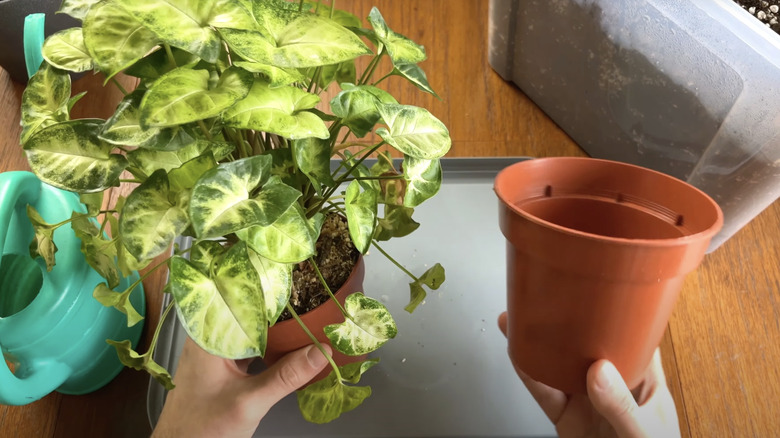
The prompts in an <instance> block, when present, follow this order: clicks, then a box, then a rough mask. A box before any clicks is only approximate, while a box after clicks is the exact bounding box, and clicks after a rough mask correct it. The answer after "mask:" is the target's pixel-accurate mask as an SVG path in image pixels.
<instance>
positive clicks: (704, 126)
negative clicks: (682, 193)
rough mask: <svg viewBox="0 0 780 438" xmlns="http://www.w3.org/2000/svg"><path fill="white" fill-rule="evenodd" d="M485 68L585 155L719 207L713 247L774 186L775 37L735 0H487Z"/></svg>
mask: <svg viewBox="0 0 780 438" xmlns="http://www.w3.org/2000/svg"><path fill="white" fill-rule="evenodd" d="M490 31H491V32H490V55H489V60H490V64H491V66H492V67H493V68H494V69H495V70H496V71H497V72H498V73H499V74H500V75H501V76H502V77H503V78H504V79H506V80H511V81H513V82H515V83H516V84H517V85H518V86H519V87H520V88H521V89H522V90H523V91H524V92H525V93H526V94H527V95H528V96H529V97H530V98H531V99H533V100H534V102H536V103H537V104H538V105H539V106H540V107H541V108H542V109H543V110H544V111H545V112H546V113H547V114H548V115H549V116H550V117H551V118H552V119H553V120H555V122H556V123H558V125H559V126H560V127H561V128H563V129H564V130H565V131H566V132H567V133H568V134H569V135H570V136H571V137H572V138H573V139H574V140H575V141H576V142H577V143H578V144H579V145H580V146H581V147H582V148H583V149H585V150H586V151H587V152H588V153H589V154H590V155H592V156H594V157H599V158H607V159H612V160H618V161H625V162H630V163H634V164H638V165H642V166H645V167H649V168H653V169H656V170H660V171H662V172H665V173H668V174H670V175H673V176H676V177H678V178H680V179H683V180H686V181H688V182H690V183H691V184H693V185H695V186H697V187H699V188H700V189H702V190H704V191H705V192H706V193H708V194H709V195H710V196H712V197H713V198H714V199H715V200H716V201H717V202H718V203H719V204H720V206H721V208H722V209H723V213H724V216H725V224H724V227H723V230H722V231H721V232H720V233H719V234H718V235H717V236H716V237H715V238H714V239H713V241H712V246H711V247H710V250H714V249H715V248H717V247H718V246H719V245H720V244H722V243H723V242H724V241H726V240H727V239H728V238H729V237H731V236H732V235H733V234H734V233H736V232H737V231H738V230H739V229H740V228H742V227H743V226H744V225H745V224H747V223H748V222H749V221H750V220H751V219H753V218H754V217H755V216H756V215H758V214H759V213H760V212H761V211H762V210H764V209H765V208H766V207H768V206H769V205H770V204H772V203H773V202H774V201H775V200H777V198H778V196H779V195H780V35H778V34H776V33H775V32H774V31H772V30H771V29H769V28H768V27H767V26H766V25H764V24H762V23H761V22H760V21H758V20H757V19H756V18H754V17H752V16H751V15H750V14H749V13H748V12H747V11H745V10H743V9H742V8H741V7H740V6H738V5H737V4H735V3H734V2H733V1H732V0H624V1H614V0H491V2H490Z"/></svg>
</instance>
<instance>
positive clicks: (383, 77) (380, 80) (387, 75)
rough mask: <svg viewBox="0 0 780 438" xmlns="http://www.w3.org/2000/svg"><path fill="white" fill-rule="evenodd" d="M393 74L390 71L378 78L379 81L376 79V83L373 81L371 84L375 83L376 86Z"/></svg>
mask: <svg viewBox="0 0 780 438" xmlns="http://www.w3.org/2000/svg"><path fill="white" fill-rule="evenodd" d="M392 75H393V72H392V71H391V72H390V73H388V74H386V75H384V76H382V77H381V78H379V79H377V81H376V82H374V83H373V84H371V85H373V86H375V87H376V86H377V85H378V84H379V83H380V82H382V81H384V80H385V79H387V78H389V77H390V76H392Z"/></svg>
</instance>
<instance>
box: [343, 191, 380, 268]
mask: <svg viewBox="0 0 780 438" xmlns="http://www.w3.org/2000/svg"><path fill="white" fill-rule="evenodd" d="M345 208H346V212H347V222H348V223H349V235H350V237H351V238H352V242H353V243H354V244H355V248H357V250H358V251H360V253H361V254H365V253H366V251H368V247H369V246H370V245H371V237H372V236H373V235H374V226H375V224H376V216H377V193H376V191H375V190H372V189H368V190H364V191H362V192H361V190H360V183H359V182H358V181H357V180H354V181H352V182H350V183H349V185H348V186H347V192H346V204H345Z"/></svg>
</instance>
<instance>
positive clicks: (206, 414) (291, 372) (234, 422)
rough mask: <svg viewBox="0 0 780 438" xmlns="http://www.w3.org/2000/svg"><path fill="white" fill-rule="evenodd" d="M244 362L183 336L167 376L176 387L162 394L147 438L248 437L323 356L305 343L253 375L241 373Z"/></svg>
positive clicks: (319, 366) (316, 367)
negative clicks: (171, 373)
mask: <svg viewBox="0 0 780 438" xmlns="http://www.w3.org/2000/svg"><path fill="white" fill-rule="evenodd" d="M323 347H324V348H325V349H326V351H327V352H328V354H330V352H331V350H330V347H329V346H327V345H323ZM250 362H251V360H241V361H233V360H228V359H222V358H220V357H217V356H213V355H211V354H209V353H207V352H206V351H204V350H203V349H202V348H200V347H199V346H198V345H197V344H195V342H193V341H192V340H191V339H190V338H189V337H188V338H187V340H186V342H185V343H184V348H183V350H182V354H181V358H180V359H179V365H178V368H177V370H176V374H175V376H174V379H173V382H174V384H176V388H175V389H173V390H172V391H170V392H169V393H168V397H167V399H166V400H165V406H163V410H162V413H161V414H160V419H159V421H158V422H157V427H156V428H155V430H154V432H153V433H152V437H153V438H169V437H188V438H190V437H223V438H233V437H251V436H252V434H254V432H255V429H257V426H258V424H259V423H260V420H262V418H263V417H264V416H265V414H266V413H268V410H269V409H271V407H272V406H273V405H274V404H276V403H277V402H278V401H279V400H281V399H282V398H284V397H285V396H287V395H288V394H290V393H291V392H293V391H295V390H296V389H298V388H300V387H301V386H303V385H305V384H306V383H308V382H309V381H310V380H311V379H312V378H314V377H315V376H316V375H317V374H318V373H319V372H320V371H321V370H322V369H323V368H325V365H326V364H327V363H328V360H327V359H326V358H325V356H323V355H322V353H321V352H320V351H319V350H318V349H317V348H316V347H315V346H314V345H310V346H308V347H304V348H301V349H300V350H296V351H293V352H292V353H289V354H288V355H286V356H284V357H283V358H282V359H280V360H279V361H278V362H277V363H275V364H274V365H273V366H271V367H270V368H269V369H267V370H265V371H263V372H262V373H260V374H258V375H255V376H253V375H250V374H248V373H247V368H248V367H249V363H250Z"/></svg>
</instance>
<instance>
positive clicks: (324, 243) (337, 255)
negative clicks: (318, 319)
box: [279, 214, 360, 321]
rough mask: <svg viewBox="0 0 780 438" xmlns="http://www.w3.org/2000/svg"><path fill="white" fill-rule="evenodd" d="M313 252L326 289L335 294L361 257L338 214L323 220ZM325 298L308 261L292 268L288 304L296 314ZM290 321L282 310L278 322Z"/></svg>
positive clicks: (322, 287) (320, 302)
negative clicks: (291, 282) (328, 288)
mask: <svg viewBox="0 0 780 438" xmlns="http://www.w3.org/2000/svg"><path fill="white" fill-rule="evenodd" d="M316 249H317V254H316V255H315V256H314V260H315V262H316V263H317V267H318V268H319V269H320V272H321V273H322V276H323V277H324V278H325V281H326V282H327V283H328V287H330V290H331V291H332V292H333V293H334V294H335V293H336V291H337V290H338V289H339V288H340V287H341V285H342V284H344V282H345V281H347V278H349V274H351V273H352V268H354V267H355V262H357V259H358V256H359V255H360V253H359V252H358V250H357V249H356V248H355V245H354V244H353V243H352V239H350V237H349V228H348V226H347V220H346V218H344V217H343V216H340V215H337V214H329V215H328V216H327V217H326V218H325V222H324V223H323V224H322V232H321V233H320V238H319V240H317V244H316ZM328 298H329V296H328V292H327V291H326V290H325V287H324V286H323V285H322V282H320V279H319V277H318V276H317V272H316V271H315V270H314V267H313V266H312V265H311V263H310V262H309V261H308V260H306V261H304V262H301V263H298V265H297V266H296V267H295V268H294V269H293V286H292V293H291V296H290V304H291V305H292V307H293V309H295V312H296V313H297V314H298V315H302V314H304V313H306V312H308V311H310V310H312V309H314V308H316V307H317V306H319V305H320V304H322V303H324V302H325V301H327V300H328ZM290 318H292V315H291V314H290V312H289V311H288V310H287V309H285V310H284V312H283V313H282V315H281V316H280V317H279V320H280V321H283V320H286V319H290Z"/></svg>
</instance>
